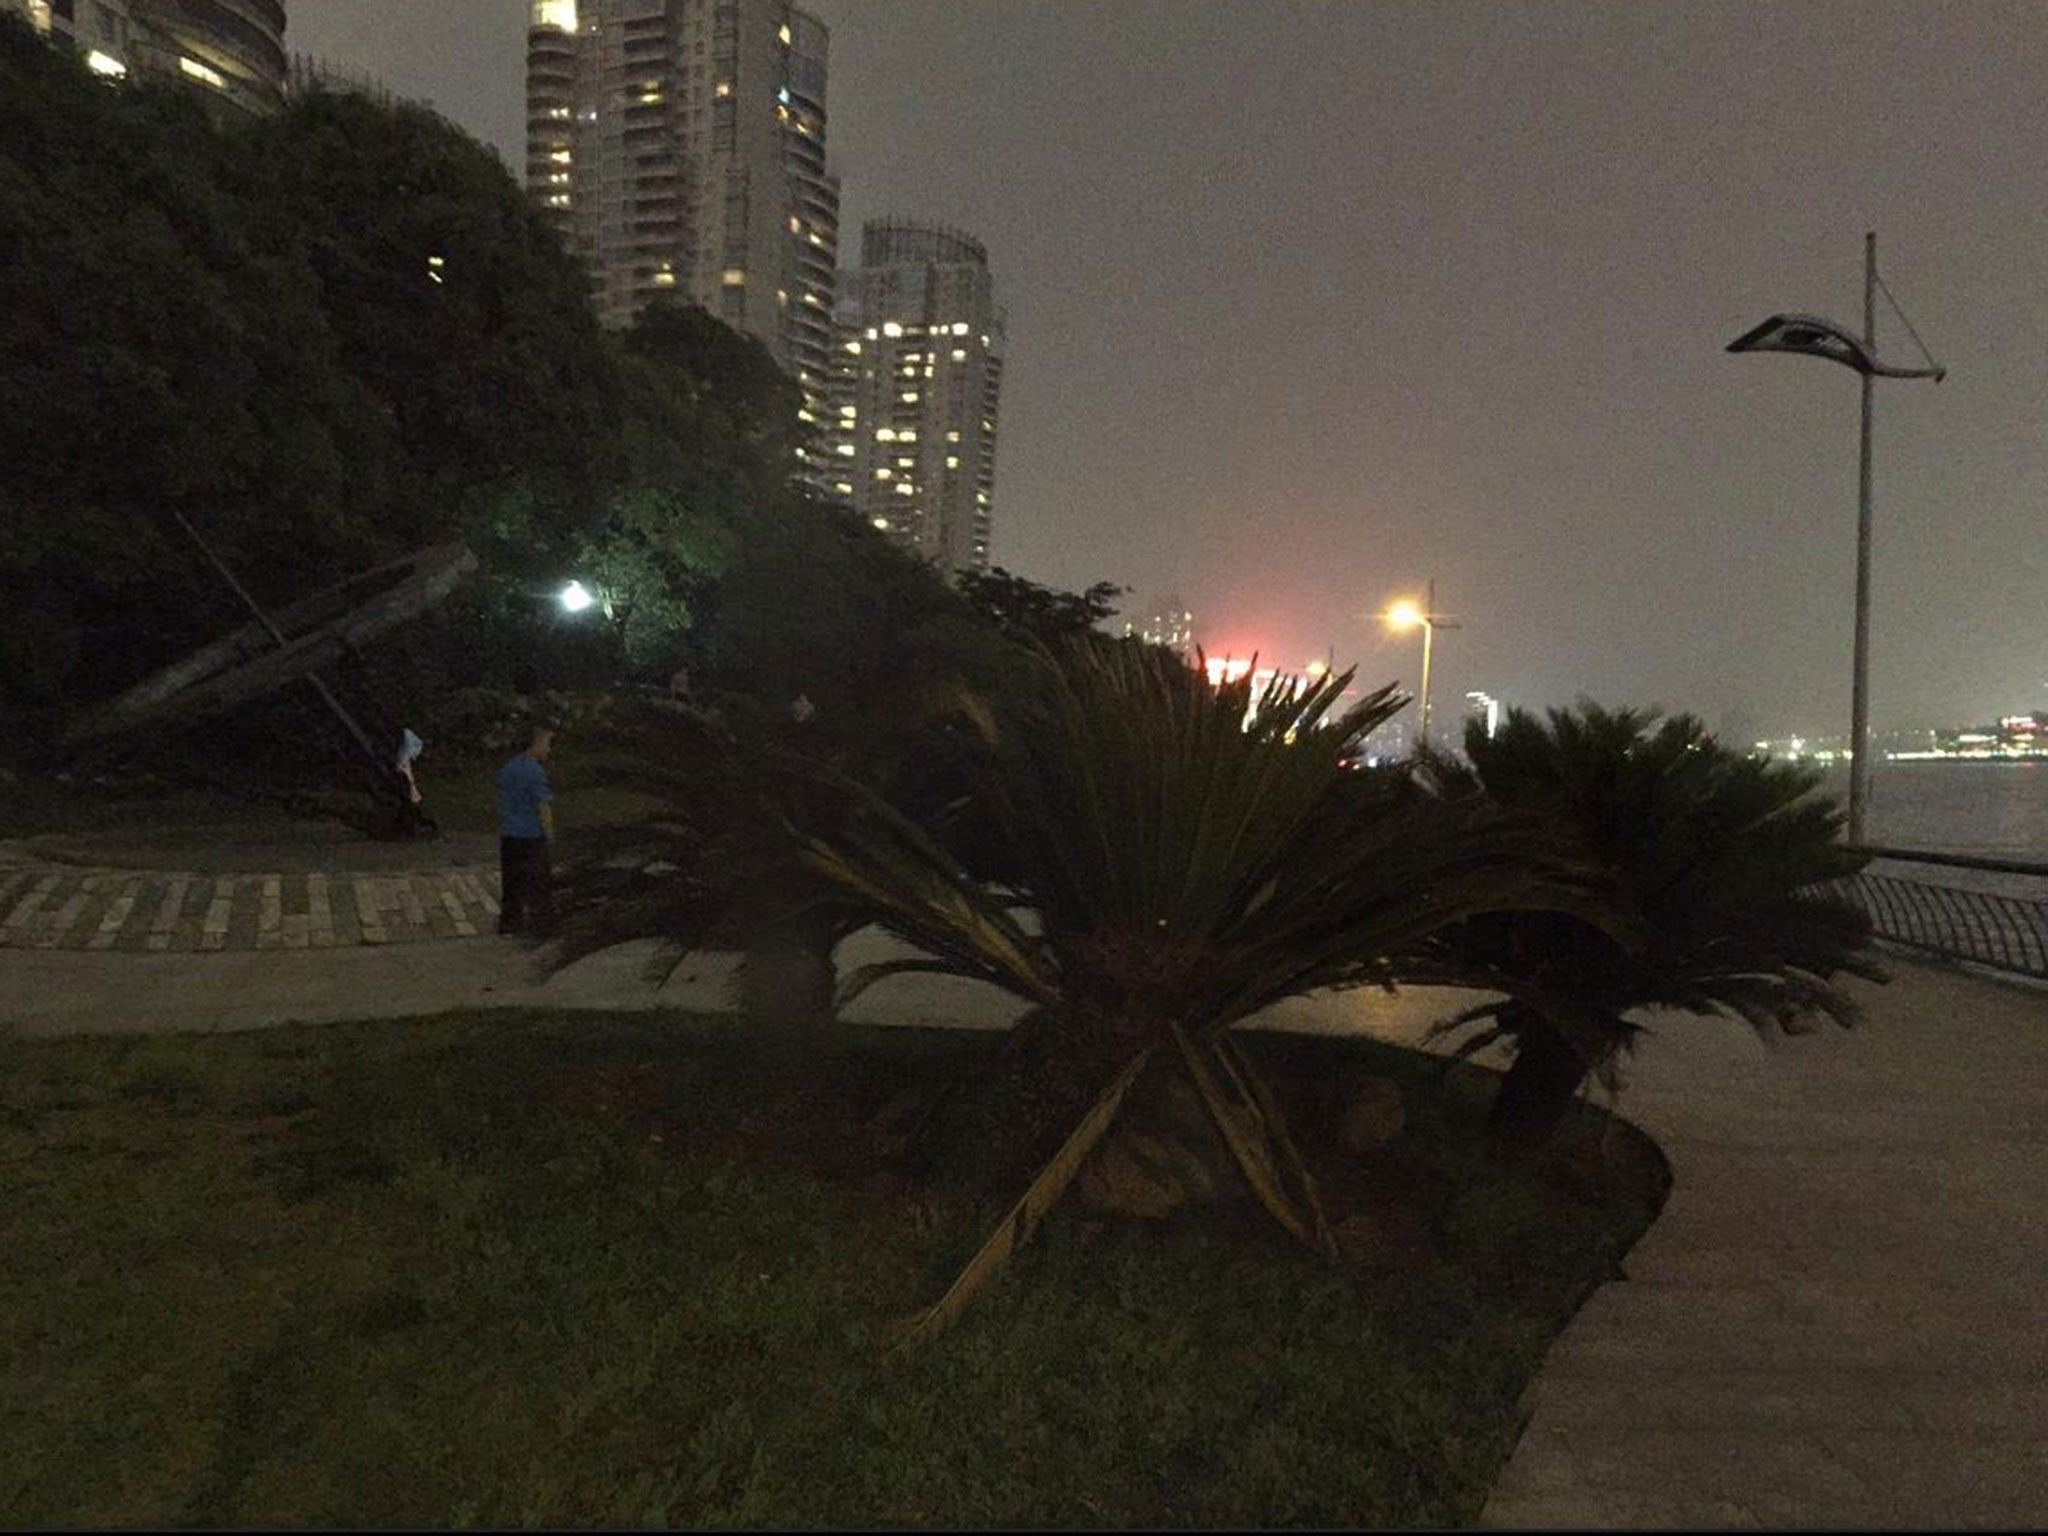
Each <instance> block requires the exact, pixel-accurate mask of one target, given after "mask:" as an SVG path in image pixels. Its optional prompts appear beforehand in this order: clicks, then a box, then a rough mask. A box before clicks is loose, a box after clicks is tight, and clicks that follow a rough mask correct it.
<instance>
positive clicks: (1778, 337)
mask: <svg viewBox="0 0 2048 1536" xmlns="http://www.w3.org/2000/svg"><path fill="white" fill-rule="evenodd" d="M1880 281H1881V280H1880V279H1879V277H1878V275H1877V236H1876V235H1875V234H1874V233H1869V234H1865V235H1864V237H1863V334H1862V336H1860V337H1857V336H1853V335H1851V334H1850V333H1849V331H1848V330H1847V329H1846V328H1844V327H1842V326H1839V325H1836V324H1835V323H1834V322H1833V321H1831V320H1824V319H1822V318H1821V317H1820V316H1818V315H1804V314H1778V315H1772V316H1771V317H1770V318H1769V319H1768V320H1766V321H1764V322H1763V324H1761V325H1758V326H1753V327H1752V328H1751V329H1749V330H1748V331H1745V332H1744V333H1743V334H1742V335H1740V336H1738V337H1736V338H1735V340H1733V341H1731V342H1729V343H1728V350H1729V351H1730V352H1795V353H1800V354H1803V355H1805V356H1807V357H1819V358H1825V359H1826V360H1828V361H1829V362H1833V363H1840V364H1841V365H1842V366H1843V367H1845V368H1853V369H1855V370H1856V372H1857V373H1859V374H1861V375H1862V378H1863V440H1862V445H1861V452H1860V454H1859V456H1858V461H1857V470H1858V473H1857V480H1856V657H1855V669H1854V671H1853V673H1852V674H1851V680H1850V688H1849V827H1848V832H1849V841H1850V842H1851V843H1860V842H1862V841H1863V817H1864V812H1865V810H1866V809H1868V805H1869V800H1870V480H1871V464H1870V422H1871V415H1872V408H1873V406H1874V405H1875V403H1876V393H1877V389H1876V386H1877V380H1878V378H1879V376H1880V375H1881V376H1883V377H1884V378H1887V379H1932V380H1934V381H1935V382H1936V383H1937V384H1938V383H1940V382H1941V381H1942V379H1943V378H1944V377H1946V375H1947V373H1948V370H1947V369H1945V368H1943V367H1942V366H1941V364H1939V363H1937V362H1935V360H1934V359H1933V357H1932V356H1929V355H1928V353H1927V348H1926V345H1925V344H1924V343H1922V342H1921V340H1920V337H1919V334H1918V333H1917V332H1915V331H1914V329H1913V322H1912V321H1910V320H1908V319H1906V315H1905V311H1904V310H1901V309H1899V308H1898V301H1897V300H1896V299H1893V300H1892V308H1893V309H1894V310H1895V311H1897V313H1898V316H1899V320H1900V322H1901V323H1902V324H1903V325H1904V326H1905V327H1906V332H1907V334H1908V335H1910V336H1911V337H1912V338H1913V343H1914V345H1915V346H1918V347H1919V348H1920V352H1921V355H1922V356H1923V357H1925V358H1926V362H1927V366H1926V367H1924V368H1900V367H1896V366H1894V365H1890V364H1887V363H1884V362H1881V361H1879V359H1878V356H1877V290H1878V286H1879V283H1880ZM1885 296H1886V297H1887V298H1890V296H1891V290H1890V289H1889V288H1887V289H1886V290H1885Z"/></svg>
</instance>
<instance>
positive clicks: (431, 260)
mask: <svg viewBox="0 0 2048 1536" xmlns="http://www.w3.org/2000/svg"><path fill="white" fill-rule="evenodd" d="M447 265H448V263H447V262H445V261H443V260H442V259H441V258H440V257H439V256H429V257H428V258H427V276H428V277H430V278H432V279H433V280H434V281H435V282H437V283H438V282H443V281H445V279H444V278H443V277H442V276H441V269H442V268H443V267H445V266H447Z"/></svg>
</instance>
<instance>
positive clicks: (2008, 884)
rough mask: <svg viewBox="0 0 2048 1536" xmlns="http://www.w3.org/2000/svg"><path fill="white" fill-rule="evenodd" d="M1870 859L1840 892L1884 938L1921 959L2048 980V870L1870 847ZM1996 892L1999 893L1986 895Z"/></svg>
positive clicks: (2041, 866)
mask: <svg viewBox="0 0 2048 1536" xmlns="http://www.w3.org/2000/svg"><path fill="white" fill-rule="evenodd" d="M1865 851H1866V852H1868V853H1869V854H1870V855H1871V856H1872V867H1871V868H1867V869H1865V870H1864V871H1863V872H1862V873H1860V874H1858V875H1856V876H1854V877H1852V878H1851V879H1849V880H1847V881H1844V882H1843V883H1842V887H1841V889H1842V893H1843V894H1844V895H1845V896H1847V897H1848V898H1849V899H1850V900H1851V901H1854V902H1855V903H1856V904H1857V905H1858V906H1860V907H1861V908H1862V909H1863V910H1864V911H1865V912H1866V913H1868V914H1869V915H1870V920H1871V924H1872V926H1873V928H1874V929H1875V931H1876V933H1877V936H1878V937H1879V938H1881V939H1884V940H1886V941H1887V942H1889V943H1892V944H1897V945H1900V946H1902V947H1904V948H1906V949H1911V950H1916V951H1918V952H1920V953H1922V954H1929V955H1938V956H1940V957H1942V958H1943V959H1947V960H1967V961H1970V962H1972V963H1974V964H1977V965H1984V966H1990V967H1992V968H1994V969H1996V970H2001V971H2010V972H2012V973H2013V974H2015V975H2020V976H2032V977H2038V978H2041V979H2043V980H2048V864H2031V863H2023V862H2021V861H2018V860H2014V859H1981V858H1972V857H1968V856H1965V855H1962V854H1949V853H1920V852H1915V851H1914V850H1912V849H1907V848H1879V847H1870V846H1868V845H1866V847H1865ZM1900 865H1911V866H1915V867H1914V868H1913V869H1910V870H1902V869H1900V868H1898V866H1900ZM1887 866H1889V867H1887ZM1946 870H1965V871H1971V872H1973V873H1974V875H1975V876H1976V877H1977V878H1976V879H1975V880H1974V881H1973V882H1972V883H1969V884H1963V883H1958V877H1955V876H1948V877H1947V878H1942V877H1941V876H1940V874H1939V873H1938V872H1940V871H1946ZM1929 876H1932V878H1929ZM1987 876H1990V877H1998V878H1996V879H1995V880H1991V879H1986V878H1984V877H1987ZM1961 879H1962V880H1969V879H1970V876H1967V875H1966V876H1963V877H1961ZM1992 885H1996V886H1997V887H1998V888H1997V889H1990V888H1986V887H1989V886H1992Z"/></svg>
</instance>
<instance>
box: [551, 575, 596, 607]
mask: <svg viewBox="0 0 2048 1536" xmlns="http://www.w3.org/2000/svg"><path fill="white" fill-rule="evenodd" d="M555 600H556V601H557V602H559V603H560V604H561V605H562V611H563V612H565V613H581V612H582V611H583V610H584V609H586V608H588V607H589V606H590V605H591V604H592V603H594V602H596V601H597V599H596V598H595V597H593V596H591V594H590V588H588V587H586V586H584V585H583V583H582V582H580V581H572V582H570V583H569V585H567V586H566V587H564V588H562V590H561V591H560V592H559V593H557V594H556V598H555Z"/></svg>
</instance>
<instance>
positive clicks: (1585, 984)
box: [1427, 705, 1883, 1068]
mask: <svg viewBox="0 0 2048 1536" xmlns="http://www.w3.org/2000/svg"><path fill="white" fill-rule="evenodd" d="M1466 753H1467V755H1468V756H1469V757H1470V759H1471V766H1470V767H1469V768H1466V767H1463V766H1462V765H1456V764H1451V763H1448V762H1446V761H1444V760H1441V759H1438V760H1435V761H1433V762H1431V763H1430V764H1429V765H1428V768H1427V772H1428V775H1429V777H1430V778H1431V779H1432V780H1433V782H1434V783H1435V784H1436V785H1437V787H1438V789H1439V791H1440V792H1442V793H1443V794H1445V795H1446V796H1447V797H1448V798H1451V799H1454V800H1463V801H1467V802H1470V801H1471V800H1473V799H1484V800H1486V801H1490V802H1491V803H1493V804H1495V805H1497V806H1500V807H1502V808H1504V809H1514V810H1521V811H1525V812H1529V813H1532V814H1539V815H1543V816H1546V817H1548V818H1551V819H1553V820H1554V821H1555V822H1556V823H1558V824H1559V825H1560V826H1561V827H1564V828H1568V829H1569V830H1570V832H1571V833H1572V835H1574V836H1575V837H1576V838H1578V839H1579V840H1580V841H1581V842H1582V843H1583V845H1584V847H1585V849H1586V851H1587V854H1588V856H1589V857H1591V858H1592V859H1593V860H1595V861H1596V862H1597V863H1599V864H1600V865H1602V866H1604V867H1605V868H1606V869H1608V870H1609V871H1611V873H1612V875H1613V877H1614V879H1615V881H1616V882H1617V894H1618V895H1619V896H1620V897H1621V899H1622V900H1623V901H1624V902H1625V904H1626V906H1627V908H1628V910H1629V911H1630V912H1631V913H1633V914H1634V916H1635V917H1636V918H1637V920H1638V922H1639V925H1640V926H1639V933H1640V942H1639V943H1637V944H1634V945H1622V944H1616V943H1614V942H1612V940H1611V939H1610V938H1608V937H1607V936H1605V935H1602V934H1600V933H1598V932H1595V931H1593V930H1591V929H1589V928H1587V927H1586V926H1585V925H1583V924H1580V923H1577V922H1575V921H1574V920H1573V919H1572V918H1570V917H1567V916H1562V915H1559V914H1555V913H1552V914H1544V915H1538V916H1532V917H1526V918H1519V919H1504V918H1500V917H1490V918H1486V919H1482V920H1480V921H1478V922H1475V923H1472V924H1468V925H1465V926H1464V927H1463V928H1462V929H1460V930H1459V931H1458V933H1457V934H1456V935H1455V945H1454V947H1455V948H1456V949H1457V950H1458V951H1459V952H1460V955H1461V958H1462V960H1463V961H1464V963H1465V965H1466V967H1467V969H1468V971H1469V972H1473V973H1479V972H1484V973H1486V974H1488V975H1490V976H1491V978H1492V981H1491V984H1492V985H1495V986H1498V987H1499V988H1500V989H1501V990H1503V991H1507V992H1509V993H1512V994H1514V996H1515V997H1516V998H1517V999H1519V1000H1520V1001H1521V1002H1522V1003H1525V1004H1527V1005H1528V1007H1529V1008H1530V1009H1533V1010H1534V1012H1535V1014H1536V1015H1537V1016H1539V1017H1540V1018H1541V1019H1543V1020H1544V1021H1545V1023H1546V1024H1548V1025H1549V1026H1551V1027H1552V1028H1554V1029H1555V1030H1556V1031H1557V1032H1558V1033H1559V1034H1561V1035H1563V1036H1564V1037H1565V1038H1567V1039H1568V1040H1569V1042H1570V1043H1571V1044H1572V1046H1573V1048H1574V1050H1575V1051H1577V1052H1578V1054H1579V1055H1580V1056H1581V1058H1582V1059H1583V1060H1584V1061H1585V1062H1586V1063H1587V1064H1588V1066H1590V1067H1595V1068H1598V1067H1600V1066H1601V1065H1603V1064H1604V1063H1607V1062H1609V1061H1611V1059H1612V1057H1613V1056H1614V1055H1615V1054H1616V1053H1617V1052H1618V1051H1620V1050H1621V1049H1624V1048H1625V1047H1626V1046H1627V1045H1628V1044H1629V1042H1630V1041H1631V1040H1632V1039H1633V1038H1634V1037H1635V1035H1636V1033H1637V1031H1636V1029H1635V1027H1634V1026H1633V1025H1631V1024H1629V1023H1628V1022H1627V1021H1626V1019H1625V1018H1624V1017H1623V1015H1624V1014H1625V1013H1626V1012H1628V1011H1630V1010H1633V1009H1637V1008H1646V1007H1662V1008H1673V1009H1680V1010H1684V1011H1688V1012H1692V1013H1722V1014H1727V1015H1730V1016H1733V1017H1738V1018H1741V1019H1744V1020H1746V1021H1747V1022H1749V1023H1750V1024H1751V1025H1752V1026H1754V1027H1756V1028H1757V1029H1759V1030H1768V1029H1772V1028H1780V1029H1791V1030H1796V1029H1800V1028H1804V1027H1807V1025H1808V1024H1809V1023H1810V1022H1811V1021H1812V1020H1814V1019H1816V1018H1830V1019H1833V1020H1834V1021H1836V1022H1837V1023H1841V1024H1848V1023H1851V1022H1853V1020H1854V1018H1855V1007H1854V1003H1853V1001H1852V999H1850V998H1849V996H1848V995H1847V994H1846V993H1844V992H1842V991H1841V990H1840V988H1839V987H1838V986H1836V985H1835V981H1834V978H1835V977H1837V976H1839V975H1844V974H1847V975H1855V976H1864V977H1870V978H1873V979H1881V978H1882V976H1883V972H1882V971H1881V970H1880V969H1879V968H1878V967H1877V966H1876V964H1875V963H1874V962H1873V961H1872V959H1871V958H1870V956H1869V954H1868V953H1867V945H1868V942H1869V937H1870V927H1869V922H1868V920H1867V918H1865V917H1864V915H1863V914H1862V913H1861V912H1860V911H1858V910H1857V909H1856V908H1854V907H1852V906H1850V905H1848V904H1847V903H1845V902H1843V901H1841V900H1840V899H1838V898H1837V897H1835V896H1833V895H1832V894H1830V888H1831V887H1832V886H1833V884H1834V882H1836V881H1838V880H1840V879H1842V878H1844V877H1845V876H1848V875H1850V874H1853V873H1854V872H1855V871H1856V870H1858V869H1860V868H1861V867H1862V865H1863V863H1864V861H1865V855H1862V854H1860V853H1859V852H1857V851H1856V850H1854V849H1852V848H1850V847H1848V846H1847V845H1846V844H1845V843H1843V841H1842V840H1841V835H1840V833H1841V825H1842V818H1841V815H1840V813H1839V812H1838V811H1837V810H1836V808H1835V806H1834V805H1833V803H1832V802H1830V801H1828V800H1827V799H1825V798H1823V797H1821V796H1819V795H1817V794H1816V793H1815V791H1816V789H1817V788H1818V785H1819V775H1818V774H1817V773H1814V772H1812V771H1810V770H1807V769H1803V768H1799V767H1796V766H1793V765H1788V764H1784V763H1775V762H1767V761H1759V760H1753V759H1750V758H1747V757H1744V756H1741V755H1739V754H1736V753H1733V752H1730V751H1727V750H1726V749H1724V748H1722V747H1719V746H1718V745H1716V744H1715V743H1714V742H1713V741H1712V740H1711V739H1710V738H1708V736H1707V734H1706V732H1705V731H1704V729H1703V728H1702V727H1701V724H1700V722H1699V721H1698V720H1697V719H1695V718H1693V717H1691V716H1687V715H1680V716H1676V717H1673V718H1670V719H1667V720H1664V721H1662V723H1661V724H1660V723H1659V722H1658V717H1657V716H1656V715H1655V714H1654V713H1653V712H1648V711H1638V710H1618V711H1608V710H1603V709H1601V708H1599V707H1598V706H1594V705H1583V706H1581V708H1580V709H1578V710H1576V711H1564V710H1553V711H1551V712H1550V713H1549V716H1548V719H1547V721H1539V720H1538V719H1537V718H1536V717H1534V716H1532V715H1529V714H1526V713H1524V712H1522V711H1519V710H1511V711H1509V714H1508V717H1507V720H1506V721H1505V723H1504V724H1503V726H1502V727H1501V729H1500V730H1499V732H1498V734H1497V735H1496V736H1494V737H1493V738H1492V739H1488V738H1487V736H1486V735H1485V733H1484V731H1483V730H1472V731H1468V733H1467V739H1466ZM1506 1006H1511V1005H1493V1006H1490V1007H1489V1008H1487V1009H1486V1010H1483V1012H1484V1013H1485V1014H1487V1015H1490V1016H1493V1017H1496V1018H1497V1017H1498V1016H1499V1014H1500V1012H1501V1010H1502V1008H1503V1007H1506Z"/></svg>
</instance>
